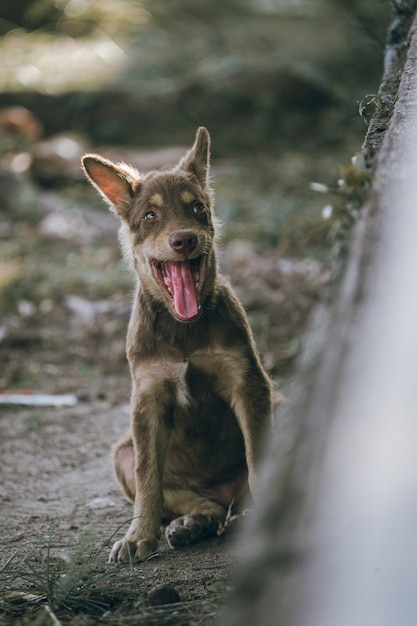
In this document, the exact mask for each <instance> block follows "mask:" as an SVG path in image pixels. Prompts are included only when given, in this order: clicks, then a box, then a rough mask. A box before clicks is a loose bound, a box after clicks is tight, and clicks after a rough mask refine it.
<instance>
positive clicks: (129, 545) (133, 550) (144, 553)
mask: <svg viewBox="0 0 417 626" xmlns="http://www.w3.org/2000/svg"><path fill="white" fill-rule="evenodd" d="M156 546H157V541H156V539H155V540H146V539H142V540H141V541H136V542H135V541H128V540H127V539H120V541H116V543H115V544H114V545H113V547H112V549H111V551H110V556H109V563H129V561H139V560H141V559H145V558H146V557H148V556H150V555H151V554H154V553H155V552H156Z"/></svg>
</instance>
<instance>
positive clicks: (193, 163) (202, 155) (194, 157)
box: [178, 126, 210, 188]
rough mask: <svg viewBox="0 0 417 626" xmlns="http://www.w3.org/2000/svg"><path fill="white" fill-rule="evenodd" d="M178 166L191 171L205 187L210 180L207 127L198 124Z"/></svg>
mask: <svg viewBox="0 0 417 626" xmlns="http://www.w3.org/2000/svg"><path fill="white" fill-rule="evenodd" d="M178 168H179V169H181V170H185V171H186V172H191V173H192V174H194V176H196V178H197V179H198V181H199V183H200V185H201V186H202V187H203V188H205V187H208V186H209V182H210V135H209V132H208V130H207V128H204V126H200V128H199V129H198V130H197V134H196V137H195V142H194V145H193V147H192V148H191V150H189V151H188V152H187V154H186V155H185V157H184V158H183V159H181V161H180V162H179V164H178Z"/></svg>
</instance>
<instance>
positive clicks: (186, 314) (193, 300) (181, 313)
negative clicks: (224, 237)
mask: <svg viewBox="0 0 417 626" xmlns="http://www.w3.org/2000/svg"><path fill="white" fill-rule="evenodd" d="M151 264H152V272H153V275H154V276H155V278H156V280H157V281H158V284H159V286H160V287H161V290H162V293H163V294H164V295H165V297H166V299H167V300H168V303H169V305H170V307H171V310H172V313H173V314H174V316H175V317H176V318H177V319H179V320H180V321H182V322H191V321H192V320H195V319H196V318H197V317H198V316H199V315H200V312H201V294H202V291H203V287H204V281H205V278H206V269H207V255H206V254H202V255H201V256H199V257H196V258H195V259H185V261H157V260H153V261H152V262H151Z"/></svg>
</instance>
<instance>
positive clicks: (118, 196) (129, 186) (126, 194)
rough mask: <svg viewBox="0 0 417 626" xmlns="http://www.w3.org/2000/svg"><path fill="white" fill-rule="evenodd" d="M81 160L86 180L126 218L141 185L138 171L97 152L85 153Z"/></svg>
mask: <svg viewBox="0 0 417 626" xmlns="http://www.w3.org/2000/svg"><path fill="white" fill-rule="evenodd" d="M81 162H82V166H83V170H84V172H85V174H86V176H87V178H88V180H89V181H90V182H91V183H92V184H93V185H94V187H96V189H98V191H99V192H100V193H101V195H102V196H103V197H104V199H105V200H106V201H107V202H108V203H109V204H110V206H111V208H112V209H114V210H115V211H116V213H118V215H119V216H120V217H121V218H123V219H127V217H128V213H129V210H130V209H131V207H132V199H133V196H134V194H135V193H137V192H138V191H139V189H140V186H141V178H140V175H139V172H137V171H136V170H135V169H134V168H132V167H130V166H129V165H126V164H125V163H120V164H116V163H113V162H112V161H109V160H108V159H105V158H104V157H101V156H99V155H98V154H86V155H85V156H84V157H83V158H82V161H81Z"/></svg>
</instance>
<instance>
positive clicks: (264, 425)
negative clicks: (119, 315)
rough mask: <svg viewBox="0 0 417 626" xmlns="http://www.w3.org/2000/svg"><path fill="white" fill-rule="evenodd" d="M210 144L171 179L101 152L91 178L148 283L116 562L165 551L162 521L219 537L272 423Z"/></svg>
mask: <svg viewBox="0 0 417 626" xmlns="http://www.w3.org/2000/svg"><path fill="white" fill-rule="evenodd" d="M209 149H210V137H209V134H208V132H207V130H206V129H205V128H200V129H199V130H198V131H197V136H196V140H195V143H194V145H193V147H192V148H191V150H190V151H189V152H188V153H187V154H186V155H185V156H184V158H183V159H182V160H181V161H180V162H179V164H178V165H177V166H176V167H175V168H173V169H172V170H169V171H164V172H156V171H152V172H149V173H147V174H146V175H141V174H139V172H137V171H136V170H135V169H133V168H132V167H130V166H128V165H126V164H115V163H112V162H111V161H108V160H107V159H104V158H102V157H100V156H97V155H94V154H91V155H86V156H85V157H84V158H83V166H84V170H85V172H86V174H87V177H88V178H89V180H90V181H91V182H92V183H93V185H95V187H97V189H98V190H99V191H100V193H101V194H102V195H103V196H104V198H105V199H106V200H107V201H108V202H109V203H110V204H111V206H112V208H113V210H114V211H115V212H116V213H117V214H118V216H119V217H120V219H121V228H120V240H121V245H122V249H123V253H124V256H125V257H126V258H127V259H128V260H129V262H130V264H131V265H132V267H133V269H134V271H135V272H136V275H137V277H138V281H137V289H136V295H135V301H134V305H133V311H132V316H131V319H130V323H129V329H128V335H127V356H128V360H129V365H130V371H131V376H132V382H133V389H132V432H131V435H128V436H127V437H125V438H124V439H122V440H121V441H119V442H118V444H116V446H115V449H114V464H115V471H116V475H117V478H118V480H119V482H120V483H121V485H122V487H123V489H124V491H125V493H126V495H127V496H128V498H129V499H130V500H132V501H134V513H133V515H134V517H133V521H132V523H131V526H130V528H129V530H128V532H127V535H126V537H125V538H124V539H122V540H121V541H117V542H116V543H115V545H114V546H113V549H112V551H111V554H110V560H111V561H124V560H127V559H128V558H129V557H130V556H134V557H135V558H142V557H144V556H147V555H149V554H151V553H152V552H154V551H155V550H156V546H157V540H158V538H159V536H160V525H161V520H173V521H171V523H170V524H169V525H168V526H167V528H166V537H167V539H168V542H169V544H170V545H171V546H172V547H179V546H182V545H186V544H190V543H196V542H197V541H200V540H202V539H204V538H205V537H209V536H212V535H215V534H216V532H217V529H218V527H219V524H221V523H223V522H224V520H225V516H226V510H227V508H228V507H229V505H230V504H231V503H233V502H236V501H237V500H238V499H239V498H240V497H241V496H242V495H243V493H244V492H245V490H246V488H247V486H248V484H249V488H250V490H251V491H252V490H253V488H254V484H255V465H256V462H257V460H258V457H259V451H260V443H261V440H262V438H263V436H264V434H265V431H266V430H267V429H268V428H269V426H270V423H271V387H270V381H269V379H268V377H267V375H266V374H265V372H264V370H263V368H262V365H261V363H260V360H259V357H258V353H257V350H256V348H255V345H254V342H253V338H252V334H251V331H250V329H249V326H248V322H247V320H246V316H245V313H244V311H243V309H242V306H241V305H240V303H239V301H238V300H237V298H236V296H235V295H234V293H233V291H232V289H231V287H230V286H229V285H228V283H227V282H226V281H225V279H224V278H223V277H222V276H221V275H220V274H219V273H218V272H217V266H216V252H215V243H214V236H215V217H214V215H213V208H212V204H213V199H212V193H211V190H210V186H209Z"/></svg>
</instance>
